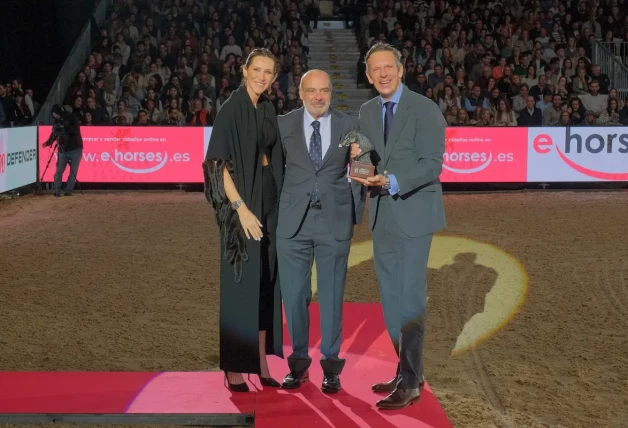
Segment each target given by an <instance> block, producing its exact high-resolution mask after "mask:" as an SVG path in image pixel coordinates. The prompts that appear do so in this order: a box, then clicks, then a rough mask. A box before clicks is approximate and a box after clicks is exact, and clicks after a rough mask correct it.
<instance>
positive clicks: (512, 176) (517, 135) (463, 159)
mask: <svg viewBox="0 0 628 428" xmlns="http://www.w3.org/2000/svg"><path fill="white" fill-rule="evenodd" d="M527 137H528V130H527V129H526V128H514V127H513V128H478V127H475V128H464V127H460V128H458V127H450V128H447V133H446V141H445V156H444V161H443V172H442V173H441V175H440V180H441V181H442V182H443V183H462V182H467V183H499V182H501V183H506V182H525V181H526V168H527V165H528V161H527V145H528V141H527Z"/></svg>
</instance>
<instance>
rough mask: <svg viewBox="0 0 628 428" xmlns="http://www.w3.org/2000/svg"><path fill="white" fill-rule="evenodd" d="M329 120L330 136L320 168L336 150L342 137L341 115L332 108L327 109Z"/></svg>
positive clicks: (342, 122) (342, 123)
mask: <svg viewBox="0 0 628 428" xmlns="http://www.w3.org/2000/svg"><path fill="white" fill-rule="evenodd" d="M329 116H330V118H329V120H330V122H331V138H330V141H329V148H328V149H327V152H326V153H325V156H324V157H323V162H322V163H321V168H322V167H323V166H324V165H325V162H327V161H328V160H329V158H331V157H332V155H333V154H334V153H335V152H336V150H338V145H339V144H340V140H341V138H342V128H343V125H344V120H343V119H342V116H341V115H340V114H339V113H338V112H336V111H335V110H333V109H330V111H329Z"/></svg>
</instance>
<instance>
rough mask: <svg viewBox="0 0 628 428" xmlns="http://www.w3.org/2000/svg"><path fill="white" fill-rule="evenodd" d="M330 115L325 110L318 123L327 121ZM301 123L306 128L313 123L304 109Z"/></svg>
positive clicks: (328, 111) (329, 112)
mask: <svg viewBox="0 0 628 428" xmlns="http://www.w3.org/2000/svg"><path fill="white" fill-rule="evenodd" d="M330 114H331V111H330V110H329V109H327V111H326V112H325V114H324V115H323V116H322V117H321V118H320V119H319V120H318V121H319V122H322V121H324V120H327V118H329V115H330ZM303 122H304V123H305V126H306V127H308V126H311V125H312V122H314V118H313V117H312V115H311V114H310V112H309V111H307V109H306V108H305V107H303Z"/></svg>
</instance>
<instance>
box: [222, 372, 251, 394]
mask: <svg viewBox="0 0 628 428" xmlns="http://www.w3.org/2000/svg"><path fill="white" fill-rule="evenodd" d="M225 386H226V387H227V388H228V389H229V391H232V392H249V385H247V383H246V381H244V382H242V383H231V382H229V377H228V376H227V373H226V372H225Z"/></svg>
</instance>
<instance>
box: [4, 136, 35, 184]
mask: <svg viewBox="0 0 628 428" xmlns="http://www.w3.org/2000/svg"><path fill="white" fill-rule="evenodd" d="M35 182H37V127H36V126H27V127H23V128H9V129H0V193H2V192H8V191H9V190H13V189H17V188H19V187H22V186H27V185H29V184H33V183H35Z"/></svg>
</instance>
